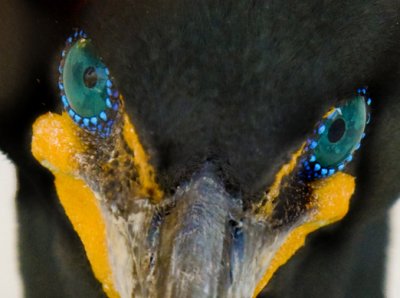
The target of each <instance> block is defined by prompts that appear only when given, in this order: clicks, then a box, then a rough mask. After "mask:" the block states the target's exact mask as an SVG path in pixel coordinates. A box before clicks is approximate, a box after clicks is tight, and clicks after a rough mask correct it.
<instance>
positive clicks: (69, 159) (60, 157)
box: [32, 113, 119, 298]
mask: <svg viewBox="0 0 400 298" xmlns="http://www.w3.org/2000/svg"><path fill="white" fill-rule="evenodd" d="M83 151H84V148H83V147H82V144H81V142H80V141H79V138H78V135H77V128H76V125H75V124H74V123H73V122H72V120H71V119H70V118H69V116H68V115H67V114H65V113H64V114H63V115H58V114H52V113H48V114H46V115H43V116H41V117H39V118H38V119H37V120H36V122H35V123H34V125H33V138H32V153H33V155H34V156H35V158H36V159H37V160H38V161H39V162H40V163H41V164H42V165H44V166H45V167H47V168H49V169H50V170H51V171H52V173H53V174H54V177H55V186H56V190H57V194H58V197H59V199H60V202H61V204H62V206H63V207H64V210H65V213H66V214H67V216H68V218H69V219H70V221H71V223H72V225H73V227H74V229H75V230H76V232H77V233H78V235H79V237H80V239H81V241H82V243H83V245H84V247H85V251H86V254H87V257H88V259H89V262H90V264H91V266H92V269H93V272H94V275H95V276H96V278H97V279H98V280H99V281H100V282H101V283H102V285H103V289H104V292H105V293H106V294H107V295H108V296H109V297H111V298H117V297H119V295H118V293H117V292H116V290H115V287H114V284H113V277H112V271H111V267H110V264H109V259H108V252H107V239H106V228H105V224H104V219H103V216H102V213H101V210H100V206H99V203H98V201H97V199H96V197H95V195H94V193H93V191H92V190H91V189H90V188H89V187H88V186H87V185H86V183H85V182H84V181H83V180H82V179H81V178H79V176H78V160H77V155H78V154H79V153H80V152H83Z"/></svg>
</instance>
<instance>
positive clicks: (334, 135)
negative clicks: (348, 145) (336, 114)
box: [328, 118, 346, 143]
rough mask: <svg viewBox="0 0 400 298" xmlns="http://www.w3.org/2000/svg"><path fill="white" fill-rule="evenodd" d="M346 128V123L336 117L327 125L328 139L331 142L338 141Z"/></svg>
mask: <svg viewBox="0 0 400 298" xmlns="http://www.w3.org/2000/svg"><path fill="white" fill-rule="evenodd" d="M345 130H346V123H345V122H344V120H343V119H342V118H339V119H336V120H335V121H333V123H332V124H331V127H329V131H328V140H329V142H331V143H336V142H338V141H339V140H340V139H341V138H342V137H343V135H344V132H345Z"/></svg>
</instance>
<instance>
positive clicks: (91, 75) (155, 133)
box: [32, 1, 391, 297]
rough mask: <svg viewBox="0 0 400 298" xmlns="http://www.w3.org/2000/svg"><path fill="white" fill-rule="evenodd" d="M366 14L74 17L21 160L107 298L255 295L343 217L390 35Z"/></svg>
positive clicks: (271, 7)
mask: <svg viewBox="0 0 400 298" xmlns="http://www.w3.org/2000/svg"><path fill="white" fill-rule="evenodd" d="M372 5H373V3H372V2H371V3H368V4H365V6H364V7H362V6H360V5H358V6H357V5H353V4H351V3H347V2H346V3H344V2H343V3H342V2H340V5H339V2H338V3H336V2H335V3H333V2H332V3H330V4H329V5H326V6H325V5H323V4H315V5H311V4H310V3H308V4H307V5H306V7H303V4H302V3H298V2H295V1H286V2H285V3H281V2H280V3H275V2H259V1H250V2H249V1H223V2H218V1H200V2H192V3H186V2H185V1H146V2H142V1H118V2H112V1H109V2H107V1H105V2H104V3H103V2H93V3H90V4H88V7H87V12H86V14H84V17H83V18H82V21H81V23H82V24H80V25H81V26H82V27H83V28H85V30H86V31H85V32H86V33H85V32H84V31H81V30H76V31H74V32H73V33H72V36H71V37H70V38H68V40H67V43H66V47H65V49H64V50H62V57H61V58H60V59H61V63H60V66H59V74H58V82H57V81H56V80H55V84H57V83H58V87H59V92H60V99H61V101H60V102H61V104H62V106H63V111H62V113H61V115H59V114H54V113H49V114H46V115H43V116H41V117H40V118H39V119H38V120H37V121H36V122H35V124H34V126H33V139H32V152H33V154H34V156H35V157H36V158H37V159H38V160H39V161H40V162H41V163H42V164H43V165H44V166H46V167H47V168H49V169H50V170H51V171H52V172H53V174H54V176H55V185H56V188H57V193H58V196H59V198H60V201H61V203H62V205H63V207H64V209H65V211H66V214H67V215H68V217H69V219H70V220H71V222H72V224H73V226H74V228H75V230H76V231H77V233H78V234H79V236H80V238H81V240H82V242H83V244H84V246H85V250H86V253H87V256H88V259H89V261H90V262H91V265H92V268H93V271H94V273H95V275H96V277H97V278H98V279H99V280H100V281H101V282H102V284H103V289H104V291H105V292H106V293H107V294H108V295H109V296H110V297H117V296H121V297H132V296H135V297H177V296H179V297H189V296H192V297H250V296H252V295H256V294H257V293H259V292H260V291H261V290H262V289H263V287H264V286H265V285H266V284H267V282H268V281H269V279H270V278H271V276H272V274H273V273H274V272H275V271H276V269H277V268H278V267H279V266H281V265H282V264H284V263H285V262H286V261H287V260H288V259H289V258H290V257H291V256H292V255H293V254H294V252H295V251H296V250H297V249H298V248H300V247H301V246H302V245H303V244H304V241H305V237H306V236H307V234H308V233H310V232H312V231H314V230H316V229H318V228H320V227H322V226H325V225H327V224H330V223H332V222H335V221H337V220H339V219H341V218H342V217H343V216H344V215H345V214H346V213H347V210H348V205H349V200H350V198H351V196H352V194H353V192H354V189H355V179H354V177H355V175H356V174H357V173H358V168H357V165H358V164H357V162H356V163H352V164H351V165H350V166H348V167H346V166H347V164H349V163H350V162H351V161H352V159H353V156H354V158H358V157H357V154H356V155H354V153H355V151H357V150H358V149H359V147H360V143H361V142H362V140H363V138H364V136H365V132H366V127H367V124H368V123H369V121H370V106H371V102H372V99H371V95H370V94H369V92H368V90H367V88H366V87H364V86H366V85H368V84H369V82H371V78H375V77H376V74H378V73H379V70H380V67H381V65H377V64H376V60H377V58H380V57H382V55H383V53H382V52H381V51H380V48H382V47H383V45H382V43H379V44H378V43H376V42H375V40H374V36H378V35H379V34H380V32H382V31H383V30H388V28H387V26H388V27H390V26H389V25H390V24H391V22H386V23H385V22H381V20H382V19H388V18H389V19H390V17H391V15H390V12H388V11H386V10H385V9H384V8H382V11H379V12H377V11H375V10H372V9H365V7H368V8H371V7H372ZM349 14H350V15H357V16H359V18H348V15H349ZM338 16H339V17H338ZM360 19H364V20H369V21H368V22H361V21H360ZM87 34H88V35H87ZM349 44H351V46H349ZM370 89H371V88H370ZM372 95H374V94H372ZM372 97H373V96H372ZM345 170H346V171H347V172H348V173H345V172H344V171H345ZM351 172H352V173H353V175H351V174H350V173H351Z"/></svg>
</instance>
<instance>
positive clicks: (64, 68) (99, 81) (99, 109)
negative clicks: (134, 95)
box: [58, 31, 119, 137]
mask: <svg viewBox="0 0 400 298" xmlns="http://www.w3.org/2000/svg"><path fill="white" fill-rule="evenodd" d="M59 72H60V78H59V84H58V86H59V90H60V93H61V100H62V102H63V105H64V109H65V110H66V111H67V113H68V114H69V115H70V117H71V118H72V119H73V120H74V121H75V122H76V123H77V124H78V125H80V126H81V127H82V128H84V129H86V130H88V131H91V132H96V133H97V134H98V135H100V136H102V137H107V136H109V135H110V134H111V132H112V126H113V124H114V122H115V118H116V116H117V114H118V109H119V93H118V90H116V89H115V88H114V86H113V83H112V81H111V77H110V72H109V70H108V68H107V67H106V66H105V64H104V63H103V61H102V60H101V58H100V57H99V55H98V54H97V53H96V50H95V48H94V46H93V44H92V41H91V40H90V39H88V38H87V36H86V34H85V33H84V32H83V31H79V32H78V31H76V32H75V34H74V35H73V36H72V37H70V38H68V39H67V43H66V48H65V49H64V51H63V52H62V60H61V63H60V67H59Z"/></svg>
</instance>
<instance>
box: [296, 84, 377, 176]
mask: <svg viewBox="0 0 400 298" xmlns="http://www.w3.org/2000/svg"><path fill="white" fill-rule="evenodd" d="M371 103H372V99H371V97H370V96H369V94H368V91H367V88H359V89H357V93H356V95H354V96H353V97H351V98H349V99H348V100H347V101H345V102H343V103H341V104H340V105H338V106H336V107H335V108H333V109H332V110H331V111H330V112H329V113H328V114H327V115H326V116H325V117H324V118H323V119H322V120H321V121H320V122H319V123H317V125H316V128H315V130H314V133H313V135H312V137H311V138H309V139H308V140H307V143H306V146H305V148H304V153H303V154H304V155H303V156H304V157H303V158H302V159H301V170H300V176H302V177H303V178H305V179H306V180H313V179H320V178H324V177H329V176H331V175H333V174H334V173H336V172H338V171H342V170H343V169H344V168H345V166H346V165H347V164H348V163H349V162H351V161H352V160H353V154H354V152H356V151H357V150H358V149H359V148H360V145H361V141H362V139H364V137H365V129H366V126H367V125H368V123H369V122H370V119H371V116H370V111H369V108H370V106H371Z"/></svg>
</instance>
